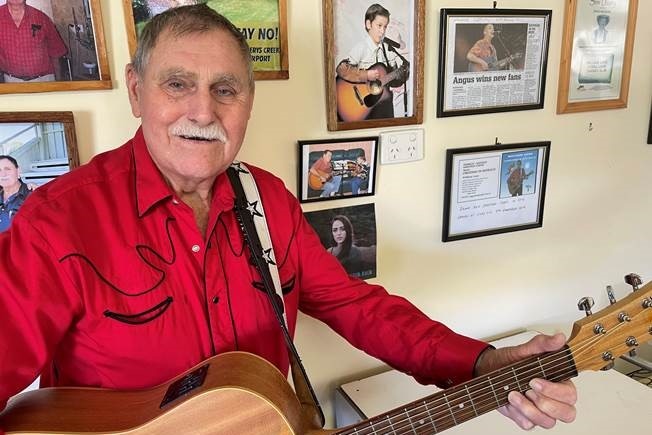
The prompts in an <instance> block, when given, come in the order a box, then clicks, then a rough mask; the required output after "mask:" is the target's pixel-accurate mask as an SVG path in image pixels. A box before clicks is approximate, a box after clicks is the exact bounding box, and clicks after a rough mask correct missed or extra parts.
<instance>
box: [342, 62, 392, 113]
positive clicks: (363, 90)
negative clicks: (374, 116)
mask: <svg viewBox="0 0 652 435" xmlns="http://www.w3.org/2000/svg"><path fill="white" fill-rule="evenodd" d="M368 69H369V70H375V71H378V72H379V74H380V77H379V79H378V80H374V81H371V82H365V83H352V82H349V81H347V80H344V79H343V78H341V77H337V78H336V79H335V94H336V96H337V114H338V115H339V117H340V119H341V120H342V121H345V122H352V121H363V120H365V119H367V117H368V116H369V113H370V112H371V111H372V109H373V108H374V107H375V106H376V105H378V103H380V102H382V101H385V100H387V99H389V98H391V96H392V93H391V92H390V90H389V88H388V86H387V84H388V83H393V82H392V80H394V79H395V77H394V76H393V75H392V74H391V73H389V72H388V71H387V68H386V67H385V65H383V64H382V63H377V64H374V65H372V66H370V67H369V68H368Z"/></svg>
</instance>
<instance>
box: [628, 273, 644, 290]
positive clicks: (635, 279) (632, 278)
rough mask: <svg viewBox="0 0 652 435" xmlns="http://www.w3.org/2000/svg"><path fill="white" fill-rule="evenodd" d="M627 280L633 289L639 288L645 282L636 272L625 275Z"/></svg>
mask: <svg viewBox="0 0 652 435" xmlns="http://www.w3.org/2000/svg"><path fill="white" fill-rule="evenodd" d="M625 282H626V283H627V284H629V285H631V286H632V291H636V290H638V286H639V285H641V284H643V281H641V277H640V275H637V274H635V273H629V274H627V275H625Z"/></svg>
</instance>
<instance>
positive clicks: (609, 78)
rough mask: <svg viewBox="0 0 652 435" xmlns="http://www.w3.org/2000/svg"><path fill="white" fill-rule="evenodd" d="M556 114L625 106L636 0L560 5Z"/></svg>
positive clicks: (636, 7) (571, 2)
mask: <svg viewBox="0 0 652 435" xmlns="http://www.w3.org/2000/svg"><path fill="white" fill-rule="evenodd" d="M565 3H566V9H565V16H564V30H563V36H562V48H561V57H560V62H559V89H558V92H557V113H558V114H562V113H576V112H585V111H592V110H605V109H617V108H623V107H627V100H628V95H629V80H630V75H631V69H632V55H633V51H634V32H635V28H636V12H637V9H638V0H609V1H608V2H605V1H585V2H578V1H577V0H565Z"/></svg>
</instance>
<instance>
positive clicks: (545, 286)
mask: <svg viewBox="0 0 652 435" xmlns="http://www.w3.org/2000/svg"><path fill="white" fill-rule="evenodd" d="M288 3H289V52H290V77H291V78H290V80H287V81H268V82H258V84H257V96H256V98H257V102H256V106H255V108H254V113H253V116H252V120H251V123H250V126H249V131H248V135H247V140H246V145H245V148H244V150H243V151H242V153H241V156H240V157H241V158H242V159H243V160H247V161H249V162H251V163H254V164H257V165H261V166H263V167H266V168H267V169H269V170H271V171H273V172H275V173H276V174H278V175H279V176H281V177H282V178H283V179H284V180H285V181H286V183H287V184H288V186H290V189H291V190H295V189H296V187H295V186H296V165H297V162H296V147H297V145H296V140H297V139H322V138H332V137H351V136H366V135H370V134H376V133H378V131H382V130H375V129H374V130H359V131H352V132H351V131H350V132H340V133H328V132H327V130H326V121H325V119H326V114H325V103H324V101H325V90H324V86H323V83H324V72H323V60H322V59H323V57H322V56H323V46H322V15H321V1H318V0H311V1H306V0H288ZM426 3H427V15H426V22H427V24H426V56H425V104H424V107H425V111H424V123H423V125H422V126H420V127H423V128H424V129H425V133H426V150H425V159H424V160H422V161H419V162H416V163H408V164H402V165H387V166H380V167H379V168H378V190H377V194H376V196H374V197H368V198H359V199H357V200H348V201H339V202H337V201H333V202H328V203H325V204H324V203H322V204H310V205H306V207H305V210H306V211H312V210H316V209H320V208H325V207H331V206H348V205H354V204H356V203H367V202H371V201H373V202H375V203H376V213H377V225H378V278H377V279H376V280H374V281H376V282H380V283H383V284H384V285H385V286H386V287H387V288H388V289H391V291H393V292H395V293H398V294H401V295H404V296H406V297H408V298H409V299H411V300H412V301H413V302H414V303H415V304H416V305H417V306H419V307H420V308H421V309H422V310H423V311H425V312H426V313H427V314H429V315H430V316H432V317H434V318H436V319H439V320H441V321H443V322H445V323H446V324H448V325H449V326H451V327H452V328H454V329H456V330H457V331H459V332H462V333H465V334H469V335H472V336H475V337H488V336H492V335H496V334H500V333H502V332H505V331H508V330H513V329H516V328H519V327H522V326H528V325H540V324H544V323H550V322H557V321H558V320H559V319H560V318H561V319H564V323H568V325H570V323H571V322H572V321H573V320H574V319H578V318H580V316H581V314H580V313H579V312H578V311H577V308H576V302H577V300H578V299H579V297H581V296H584V295H591V296H593V297H594V298H595V299H596V302H597V304H598V305H604V304H605V303H606V296H605V292H604V287H605V285H606V284H612V285H614V289H615V291H616V293H617V295H618V296H622V295H623V294H625V293H626V291H627V289H626V286H625V284H623V282H622V277H623V275H624V274H626V273H629V272H638V273H640V274H641V275H642V276H643V279H644V281H645V280H647V279H650V278H652V252H651V251H652V231H651V225H652V224H651V220H650V215H651V214H652V201H651V200H650V187H651V186H652V176H651V175H650V174H651V173H650V171H649V168H650V166H652V145H646V144H645V138H646V137H647V128H648V121H649V115H650V102H651V97H652V62H651V61H650V59H651V56H650V55H651V54H652V53H650V41H652V27H651V26H650V25H649V21H650V18H652V2H650V1H648V0H641V1H640V5H639V13H638V23H639V25H638V27H637V30H636V43H635V50H634V62H633V70H632V71H633V73H632V78H631V90H630V97H629V107H628V108H627V109H619V110H608V111H601V112H585V113H579V114H574V115H556V114H555V107H556V93H557V82H558V80H557V76H558V67H559V56H560V44H561V32H562V17H563V4H564V1H563V0H545V1H544V0H538V1H534V0H530V1H528V2H527V5H528V6H530V7H533V8H537V7H538V8H550V9H552V10H553V14H552V29H551V37H550V51H549V62H548V71H547V86H546V91H547V92H546V98H545V108H544V109H543V110H536V111H523V112H512V113H503V114H489V115H476V116H464V117H455V118H448V119H437V118H436V116H435V101H436V88H437V79H436V74H437V62H438V55H437V46H438V45H437V44H438V35H439V9H440V8H441V7H445V6H455V7H490V6H491V2H490V1H479V0H476V1H471V0H456V1H454V2H452V1H449V2H445V1H443V0H428V1H427V2H426ZM523 3H524V2H523V1H518V0H501V1H500V2H499V6H500V7H502V8H510V7H512V8H517V7H522V6H523ZM101 5H102V9H103V12H104V24H105V28H106V38H107V48H108V53H109V63H110V67H111V74H112V76H113V79H114V89H113V90H109V91H80V92H58V93H51V94H34V95H0V108H1V110H3V111H7V110H11V111H14V110H72V111H73V112H74V113H75V120H76V123H77V137H78V142H79V144H80V157H81V160H82V161H83V162H85V161H88V160H89V159H90V158H91V157H92V156H93V155H94V154H97V153H98V152H101V151H105V150H109V149H112V148H114V147H116V146H118V145H119V144H121V143H123V142H124V141H125V140H126V139H127V138H129V137H130V136H131V135H132V133H133V132H134V130H135V129H136V127H137V125H138V122H137V120H135V119H133V118H132V117H131V115H130V112H129V107H128V104H127V95H126V90H125V82H124V79H123V69H124V64H125V63H126V62H127V61H128V54H127V39H126V35H125V27H124V18H123V10H122V2H120V1H117V0H111V1H109V0H102V1H101ZM589 123H592V125H593V130H592V131H589V128H588V126H589ZM496 137H498V138H499V139H500V141H502V142H504V143H509V142H526V141H535V140H550V141H552V148H551V155H550V166H549V173H548V188H547V192H546V193H547V194H546V201H545V213H544V226H543V228H540V229H535V230H530V231H521V232H514V233H509V234H505V235H497V236H490V237H483V238H476V239H470V240H466V241H458V242H451V243H442V242H441V241H440V240H441V221H442V203H443V190H444V188H443V181H444V165H445V163H444V156H445V150H446V148H453V147H463V146H475V145H486V144H490V143H493V142H494V139H495V138H496ZM297 342H298V346H299V349H300V351H301V353H302V355H303V359H304V362H305V363H306V366H307V368H308V371H309V372H310V374H311V376H312V379H313V381H314V383H315V386H316V388H317V391H318V393H319V395H320V397H321V399H322V401H323V402H324V403H325V405H326V408H327V411H328V413H330V408H329V402H330V399H331V398H332V390H333V388H334V387H335V386H336V385H338V384H339V383H341V382H342V381H343V380H346V381H348V380H350V379H352V378H353V377H355V376H357V375H359V374H361V373H369V372H371V371H374V370H377V369H378V368H379V367H380V365H381V363H379V362H378V361H376V360H374V359H372V358H370V357H367V356H365V355H363V354H362V353H360V352H358V351H356V350H355V349H352V348H351V347H350V346H349V345H348V344H346V343H345V342H343V340H342V339H340V338H339V337H338V336H336V335H335V334H333V333H332V332H331V331H329V330H328V328H326V327H325V326H323V325H321V324H318V323H317V322H315V321H313V320H311V319H308V318H302V319H301V320H300V325H299V331H298V334H297ZM580 393H581V392H580Z"/></svg>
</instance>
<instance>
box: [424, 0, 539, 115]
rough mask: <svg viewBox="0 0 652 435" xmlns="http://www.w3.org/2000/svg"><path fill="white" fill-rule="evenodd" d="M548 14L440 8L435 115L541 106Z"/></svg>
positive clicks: (506, 10) (517, 10)
mask: <svg viewBox="0 0 652 435" xmlns="http://www.w3.org/2000/svg"><path fill="white" fill-rule="evenodd" d="M551 14H552V11H550V10H535V9H442V10H441V26H440V32H441V34H440V39H439V40H440V45H439V84H438V89H437V117H446V116H460V115H475V114H479V113H490V112H506V111H514V110H529V109H541V108H542V107H543V101H544V94H545V88H546V65H547V62H548V41H549V38H550V17H551Z"/></svg>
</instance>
